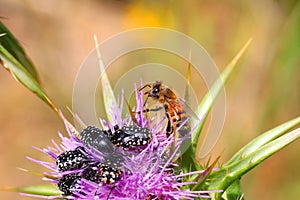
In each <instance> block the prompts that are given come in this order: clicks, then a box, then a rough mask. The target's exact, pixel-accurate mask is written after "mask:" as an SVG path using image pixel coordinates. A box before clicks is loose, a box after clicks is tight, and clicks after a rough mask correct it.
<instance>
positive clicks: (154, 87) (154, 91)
mask: <svg viewBox="0 0 300 200" xmlns="http://www.w3.org/2000/svg"><path fill="white" fill-rule="evenodd" d="M160 90H161V82H160V81H156V82H155V83H153V85H152V89H151V90H150V92H149V94H148V95H149V96H150V97H154V98H159V93H160Z"/></svg>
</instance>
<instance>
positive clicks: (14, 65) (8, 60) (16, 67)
mask: <svg viewBox="0 0 300 200" xmlns="http://www.w3.org/2000/svg"><path fill="white" fill-rule="evenodd" d="M0 59H1V60H2V62H3V63H4V64H3V65H4V67H5V68H6V69H7V70H8V71H9V72H10V73H11V75H12V76H13V77H14V78H15V79H16V80H17V81H19V82H20V83H22V84H23V85H24V86H25V87H26V88H28V89H29V90H30V91H31V92H33V93H35V94H36V95H37V96H38V97H39V98H40V99H42V100H43V101H44V102H45V103H47V104H48V105H49V106H50V107H51V108H52V109H53V110H54V111H56V112H57V113H58V110H57V108H56V107H55V105H54V104H53V103H52V101H51V100H50V99H49V97H48V96H47V95H46V93H45V92H44V90H43V88H41V86H40V84H39V83H38V82H37V80H36V79H35V78H34V77H33V76H32V75H31V74H30V73H29V72H28V70H26V69H25V68H24V66H23V65H22V64H21V63H20V62H19V61H18V60H16V58H15V57H13V55H11V54H10V53H9V52H8V51H7V50H6V49H5V48H4V46H2V45H0Z"/></svg>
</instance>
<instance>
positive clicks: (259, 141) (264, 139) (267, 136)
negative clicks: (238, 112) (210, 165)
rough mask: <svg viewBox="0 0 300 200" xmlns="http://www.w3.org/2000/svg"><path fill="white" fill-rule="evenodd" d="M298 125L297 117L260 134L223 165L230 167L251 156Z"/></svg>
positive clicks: (298, 119) (299, 120) (298, 118)
mask: <svg viewBox="0 0 300 200" xmlns="http://www.w3.org/2000/svg"><path fill="white" fill-rule="evenodd" d="M299 124H300V117H297V118H295V119H292V120H290V121H288V122H286V123H284V124H281V125H279V126H277V127H275V128H273V129H271V130H269V131H267V132H265V133H263V134H261V135H260V136H258V137H256V138H255V139H253V140H252V141H251V142H249V143H248V144H247V145H246V146H244V147H243V148H242V149H240V150H239V151H238V152H237V153H236V154H235V155H234V156H233V157H232V158H231V159H230V160H229V161H228V162H227V163H226V164H225V165H230V164H231V163H233V162H235V161H237V160H239V159H241V158H243V157H245V156H247V155H249V154H251V153H252V152H254V151H256V150H257V149H258V148H260V147H262V146H264V145H266V144H267V143H269V142H271V141H273V140H274V139H276V138H278V137H280V136H281V135H283V134H285V133H286V132H287V131H289V130H291V129H292V128H294V127H296V126H297V125H299Z"/></svg>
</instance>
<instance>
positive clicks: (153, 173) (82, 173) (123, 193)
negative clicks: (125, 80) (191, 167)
mask: <svg viewBox="0 0 300 200" xmlns="http://www.w3.org/2000/svg"><path fill="white" fill-rule="evenodd" d="M136 91H137V90H136ZM120 99H121V100H120ZM118 102H119V103H118V105H115V106H114V108H113V109H112V111H111V115H112V119H113V121H112V122H111V123H110V122H108V121H106V120H104V119H100V123H101V125H102V128H103V130H100V129H98V128H96V127H91V126H88V127H87V128H86V129H84V130H89V132H88V133H89V134H90V135H87V136H88V137H87V139H89V137H90V138H92V139H91V140H85V139H84V140H83V139H82V138H81V139H82V140H80V139H79V138H77V137H76V136H75V135H74V134H72V131H71V130H70V128H69V126H68V121H67V120H65V121H64V122H65V125H66V129H67V132H68V136H67V137H65V136H63V135H62V134H61V133H59V136H60V138H61V143H60V144H57V143H56V142H55V141H53V140H52V144H53V146H52V147H51V146H47V147H46V148H45V149H39V148H36V147H34V148H35V149H37V150H39V151H41V152H43V153H46V154H48V155H49V156H50V157H51V158H52V159H53V161H54V162H53V163H52V162H45V161H39V160H35V159H33V158H30V157H27V158H28V159H29V160H31V161H33V162H36V163H38V164H40V165H42V166H44V167H46V168H48V169H49V172H46V173H45V178H44V180H46V181H49V182H52V183H55V184H57V185H58V188H59V190H60V191H62V195H60V196H52V197H46V196H36V195H30V196H36V197H41V198H47V199H51V198H53V199H55V198H65V199H124V200H125V199H128V200H129V199H194V198H200V197H201V198H210V196H209V195H208V193H212V192H221V191H191V190H189V189H186V188H189V187H188V186H191V185H196V184H197V182H192V181H186V182H183V181H182V180H185V178H187V177H189V176H191V175H193V174H199V175H200V174H205V171H195V172H190V173H187V174H183V173H182V172H180V166H178V165H177V164H174V163H172V159H173V158H174V157H175V156H176V155H177V154H178V149H179V146H180V143H181V142H182V141H183V139H181V140H178V141H177V144H176V148H175V150H174V151H170V147H171V146H172V144H173V143H174V137H172V135H171V136H170V137H168V138H166V136H165V134H166V130H165V121H164V119H161V120H159V121H158V122H157V119H155V118H154V119H148V118H146V117H145V115H144V114H143V113H142V112H139V113H138V112H137V113H136V120H137V122H138V124H137V125H134V123H133V121H132V119H131V117H130V115H128V116H126V117H125V118H124V119H122V108H123V98H119V101H118ZM136 102H137V103H136V108H135V110H136V111H142V110H143V94H142V93H140V92H136ZM184 123H186V122H184ZM115 125H118V127H116V126H115ZM126 127H128V129H126ZM130 128H132V132H136V131H137V130H139V131H140V130H144V131H145V133H144V134H141V133H138V135H134V134H135V133H133V135H134V137H133V136H132V135H129V136H128V135H126V131H128V130H131V129H130ZM179 128H180V127H179ZM147 130H149V134H150V139H149V138H148V137H147V136H148V135H147V133H148V132H147ZM93 131H94V132H93ZM118 131H119V132H118ZM122 131H123V132H122ZM116 132H118V133H120V134H119V135H118V136H119V138H117V139H116V140H112V138H113V137H114V135H113V133H116ZM82 133H83V132H81V134H82ZM95 134H98V135H100V134H104V135H103V137H108V138H109V139H110V140H111V141H112V142H113V143H114V146H113V148H112V149H111V150H109V152H103V151H99V149H97V148H98V146H99V145H100V146H101V145H102V146H103V145H104V146H105V145H106V143H103V140H100V142H99V144H98V143H97V144H95V142H94V141H97V138H99V137H97V136H98V135H96V136H95V138H93V137H94V136H93V135H95ZM122 134H123V135H122ZM188 136H189V134H188ZM188 136H186V137H188ZM101 137H102V136H101ZM137 138H138V139H140V141H142V142H145V143H139V142H140V141H139V142H137V141H136V140H138V139H137ZM118 139H120V140H118ZM148 139H149V140H148ZM101 142H102V143H101ZM135 142H136V143H135ZM127 144H132V146H131V145H128V146H126V145H127ZM133 144H134V145H133ZM97 145H98V146H97ZM109 145H110V144H109ZM122 147H123V148H122ZM125 147H126V148H125ZM110 151H111V152H110ZM175 168H176V170H177V169H179V171H176V170H175ZM183 188H184V189H183Z"/></svg>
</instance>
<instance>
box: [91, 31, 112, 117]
mask: <svg viewBox="0 0 300 200" xmlns="http://www.w3.org/2000/svg"><path fill="white" fill-rule="evenodd" d="M94 40H95V45H96V51H97V56H98V62H99V67H100V73H101V84H102V92H103V102H104V107H105V112H106V116H107V119H108V120H109V121H110V122H112V115H111V111H112V108H114V107H115V106H116V105H117V101H116V98H115V95H114V92H113V90H112V87H111V85H110V82H109V79H108V77H107V74H106V72H105V67H104V63H103V60H102V57H101V53H100V49H99V44H98V41H97V37H96V36H94Z"/></svg>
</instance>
